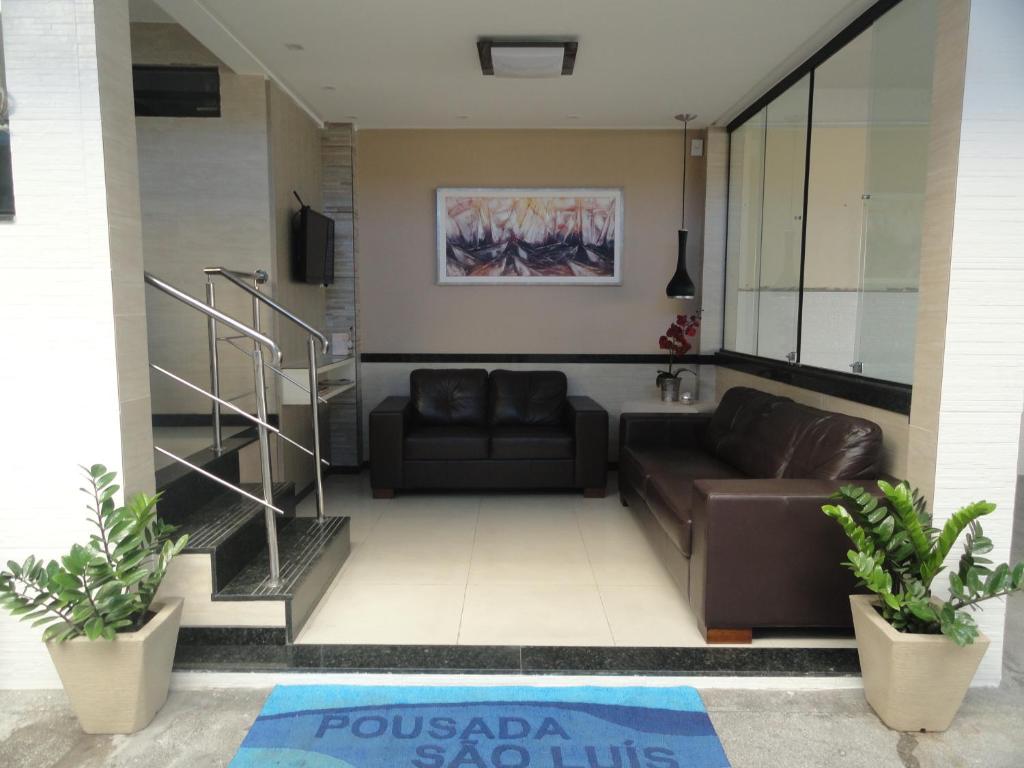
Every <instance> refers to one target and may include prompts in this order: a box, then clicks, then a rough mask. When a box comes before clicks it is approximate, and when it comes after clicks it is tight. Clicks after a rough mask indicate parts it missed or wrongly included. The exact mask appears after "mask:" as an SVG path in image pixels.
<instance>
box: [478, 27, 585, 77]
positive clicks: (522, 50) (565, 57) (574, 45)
mask: <svg viewBox="0 0 1024 768" xmlns="http://www.w3.org/2000/svg"><path fill="white" fill-rule="evenodd" d="M578 48H579V43H578V42H577V41H575V40H569V39H565V38H562V39H552V38H533V39H530V38H501V37H481V38H480V39H479V40H477V41H476V50H477V53H479V54H480V71H481V72H482V73H483V74H485V75H493V76H494V77H561V76H562V75H571V74H572V71H573V68H574V67H575V66H576V51H577V49H578Z"/></svg>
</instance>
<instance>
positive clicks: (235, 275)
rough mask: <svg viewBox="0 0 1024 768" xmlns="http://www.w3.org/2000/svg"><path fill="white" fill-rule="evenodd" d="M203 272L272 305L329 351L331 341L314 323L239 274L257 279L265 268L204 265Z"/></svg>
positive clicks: (324, 352) (325, 350)
mask: <svg viewBox="0 0 1024 768" xmlns="http://www.w3.org/2000/svg"><path fill="white" fill-rule="evenodd" d="M203 272H204V273H205V274H206V275H208V276H209V275H218V276H220V277H223V278H224V279H225V280H227V281H228V282H229V283H232V284H233V285H235V286H237V287H238V288H241V289H242V290H243V291H245V292H246V293H248V294H249V295H250V296H252V297H253V298H254V299H256V300H257V301H260V302H262V303H263V304H266V305H267V306H268V307H270V308H271V309H272V310H274V311H275V312H277V313H278V314H279V315H281V316H282V317H284V318H286V319H288V320H291V321H292V322H293V323H295V324H296V325H297V326H299V327H300V328H302V330H304V331H305V332H306V333H308V334H309V335H310V336H315V337H316V338H317V339H318V340H319V341H320V351H321V352H322V353H323V354H325V355H326V354H327V351H328V350H329V349H330V342H329V341H328V340H327V337H326V336H325V335H324V334H322V333H321V332H320V331H318V330H317V329H316V328H314V327H313V326H312V325H310V324H309V323H307V322H306V321H305V320H303V319H302V318H301V317H299V316H297V315H296V314H294V313H293V312H291V311H290V310H288V309H286V308H285V307H283V306H281V305H280V304H278V303H277V302H276V301H274V300H273V299H272V298H270V297H269V296H267V295H266V294H265V293H263V292H261V291H259V290H257V289H256V288H254V287H253V286H251V285H249V284H248V283H246V282H244V280H242V279H241V278H240V277H239V275H242V276H245V277H249V279H253V280H255V279H256V278H253V277H252V276H253V275H259V274H261V273H262V274H263V275H266V273H265V272H263V270H257V271H256V272H253V273H246V272H237V271H235V270H231V269H227V268H225V267H204V268H203ZM258 282H261V283H262V282H265V280H260V281H258Z"/></svg>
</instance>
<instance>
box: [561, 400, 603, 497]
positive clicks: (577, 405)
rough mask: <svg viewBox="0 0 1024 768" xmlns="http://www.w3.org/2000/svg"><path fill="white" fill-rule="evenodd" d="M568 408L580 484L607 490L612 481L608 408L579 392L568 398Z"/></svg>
mask: <svg viewBox="0 0 1024 768" xmlns="http://www.w3.org/2000/svg"><path fill="white" fill-rule="evenodd" d="M566 412H567V416H568V421H569V428H570V429H571V430H572V436H573V444H574V446H575V451H576V468H575V471H574V475H575V484H576V487H577V488H584V489H589V490H593V491H596V490H597V489H602V490H603V489H604V488H605V486H606V485H607V484H608V412H607V411H606V410H605V409H604V408H602V407H601V406H600V405H598V403H597V402H595V401H594V400H593V399H591V398H589V397H582V396H578V395H577V396H571V397H567V398H566Z"/></svg>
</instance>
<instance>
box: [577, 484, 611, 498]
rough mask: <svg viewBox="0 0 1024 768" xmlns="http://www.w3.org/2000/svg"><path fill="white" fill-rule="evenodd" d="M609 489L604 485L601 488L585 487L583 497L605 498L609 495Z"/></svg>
mask: <svg viewBox="0 0 1024 768" xmlns="http://www.w3.org/2000/svg"><path fill="white" fill-rule="evenodd" d="M607 493H608V491H607V489H606V488H604V487H603V486H602V487H601V488H584V489H583V497H584V498H587V499H603V498H604V497H605V496H606V495H607Z"/></svg>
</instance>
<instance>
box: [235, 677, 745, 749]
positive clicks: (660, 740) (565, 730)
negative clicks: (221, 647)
mask: <svg viewBox="0 0 1024 768" xmlns="http://www.w3.org/2000/svg"><path fill="white" fill-rule="evenodd" d="M728 765H729V761H728V760H727V759H726V756H725V752H724V750H723V749H722V744H721V742H719V740H718V736H717V735H716V734H715V729H714V728H713V727H712V725H711V721H710V719H709V718H708V715H707V712H706V711H705V710H704V703H703V702H702V701H701V699H700V695H699V694H698V693H697V691H695V690H694V689H693V688H688V687H674V688H642V687H636V688H625V687H623V688H616V687H579V688H568V687H566V688H559V687H531V686H507V687H506V686H486V687H484V686H480V687H475V686H470V687H444V686H415V687H414V686H410V687H406V686H360V685H354V686H338V685H332V686H278V687H276V688H275V689H274V690H273V691H272V692H271V694H270V697H269V698H268V699H267V702H266V704H265V705H264V706H263V711H262V712H261V713H260V716H259V717H258V718H257V719H256V722H255V723H254V724H253V726H252V729H251V730H250V731H249V733H248V735H247V736H246V737H245V741H243V742H242V746H241V747H240V748H239V750H238V754H236V755H235V759H234V760H233V761H232V762H231V766H232V768H250V767H251V766H286V767H288V768H298V766H302V767H303V768H328V766H330V767H331V768H727V767H728Z"/></svg>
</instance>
